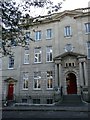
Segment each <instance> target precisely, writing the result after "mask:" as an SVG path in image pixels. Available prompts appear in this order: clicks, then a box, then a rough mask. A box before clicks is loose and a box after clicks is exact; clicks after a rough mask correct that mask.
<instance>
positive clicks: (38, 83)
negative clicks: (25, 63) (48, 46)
mask: <svg viewBox="0 0 90 120" xmlns="http://www.w3.org/2000/svg"><path fill="white" fill-rule="evenodd" d="M34 89H41V72H40V71H39V72H34Z"/></svg>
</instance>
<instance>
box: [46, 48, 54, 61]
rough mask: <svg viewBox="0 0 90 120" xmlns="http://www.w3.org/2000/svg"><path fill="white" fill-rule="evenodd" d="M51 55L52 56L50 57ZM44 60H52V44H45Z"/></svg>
mask: <svg viewBox="0 0 90 120" xmlns="http://www.w3.org/2000/svg"><path fill="white" fill-rule="evenodd" d="M48 49H49V50H48ZM51 56H52V59H51ZM46 62H53V51H52V46H47V47H46Z"/></svg>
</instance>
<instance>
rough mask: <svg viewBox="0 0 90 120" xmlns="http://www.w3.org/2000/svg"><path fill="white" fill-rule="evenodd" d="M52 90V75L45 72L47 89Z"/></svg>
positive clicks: (50, 72) (49, 72)
mask: <svg viewBox="0 0 90 120" xmlns="http://www.w3.org/2000/svg"><path fill="white" fill-rule="evenodd" d="M52 88H53V74H52V71H47V89H52Z"/></svg>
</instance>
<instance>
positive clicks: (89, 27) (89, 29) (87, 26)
mask: <svg viewBox="0 0 90 120" xmlns="http://www.w3.org/2000/svg"><path fill="white" fill-rule="evenodd" d="M85 31H86V33H90V23H85Z"/></svg>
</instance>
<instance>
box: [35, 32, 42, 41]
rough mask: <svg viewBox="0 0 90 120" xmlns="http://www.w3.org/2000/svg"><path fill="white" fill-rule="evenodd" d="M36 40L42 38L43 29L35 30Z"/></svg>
mask: <svg viewBox="0 0 90 120" xmlns="http://www.w3.org/2000/svg"><path fill="white" fill-rule="evenodd" d="M35 40H36V41H37V40H41V31H36V32H35Z"/></svg>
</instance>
